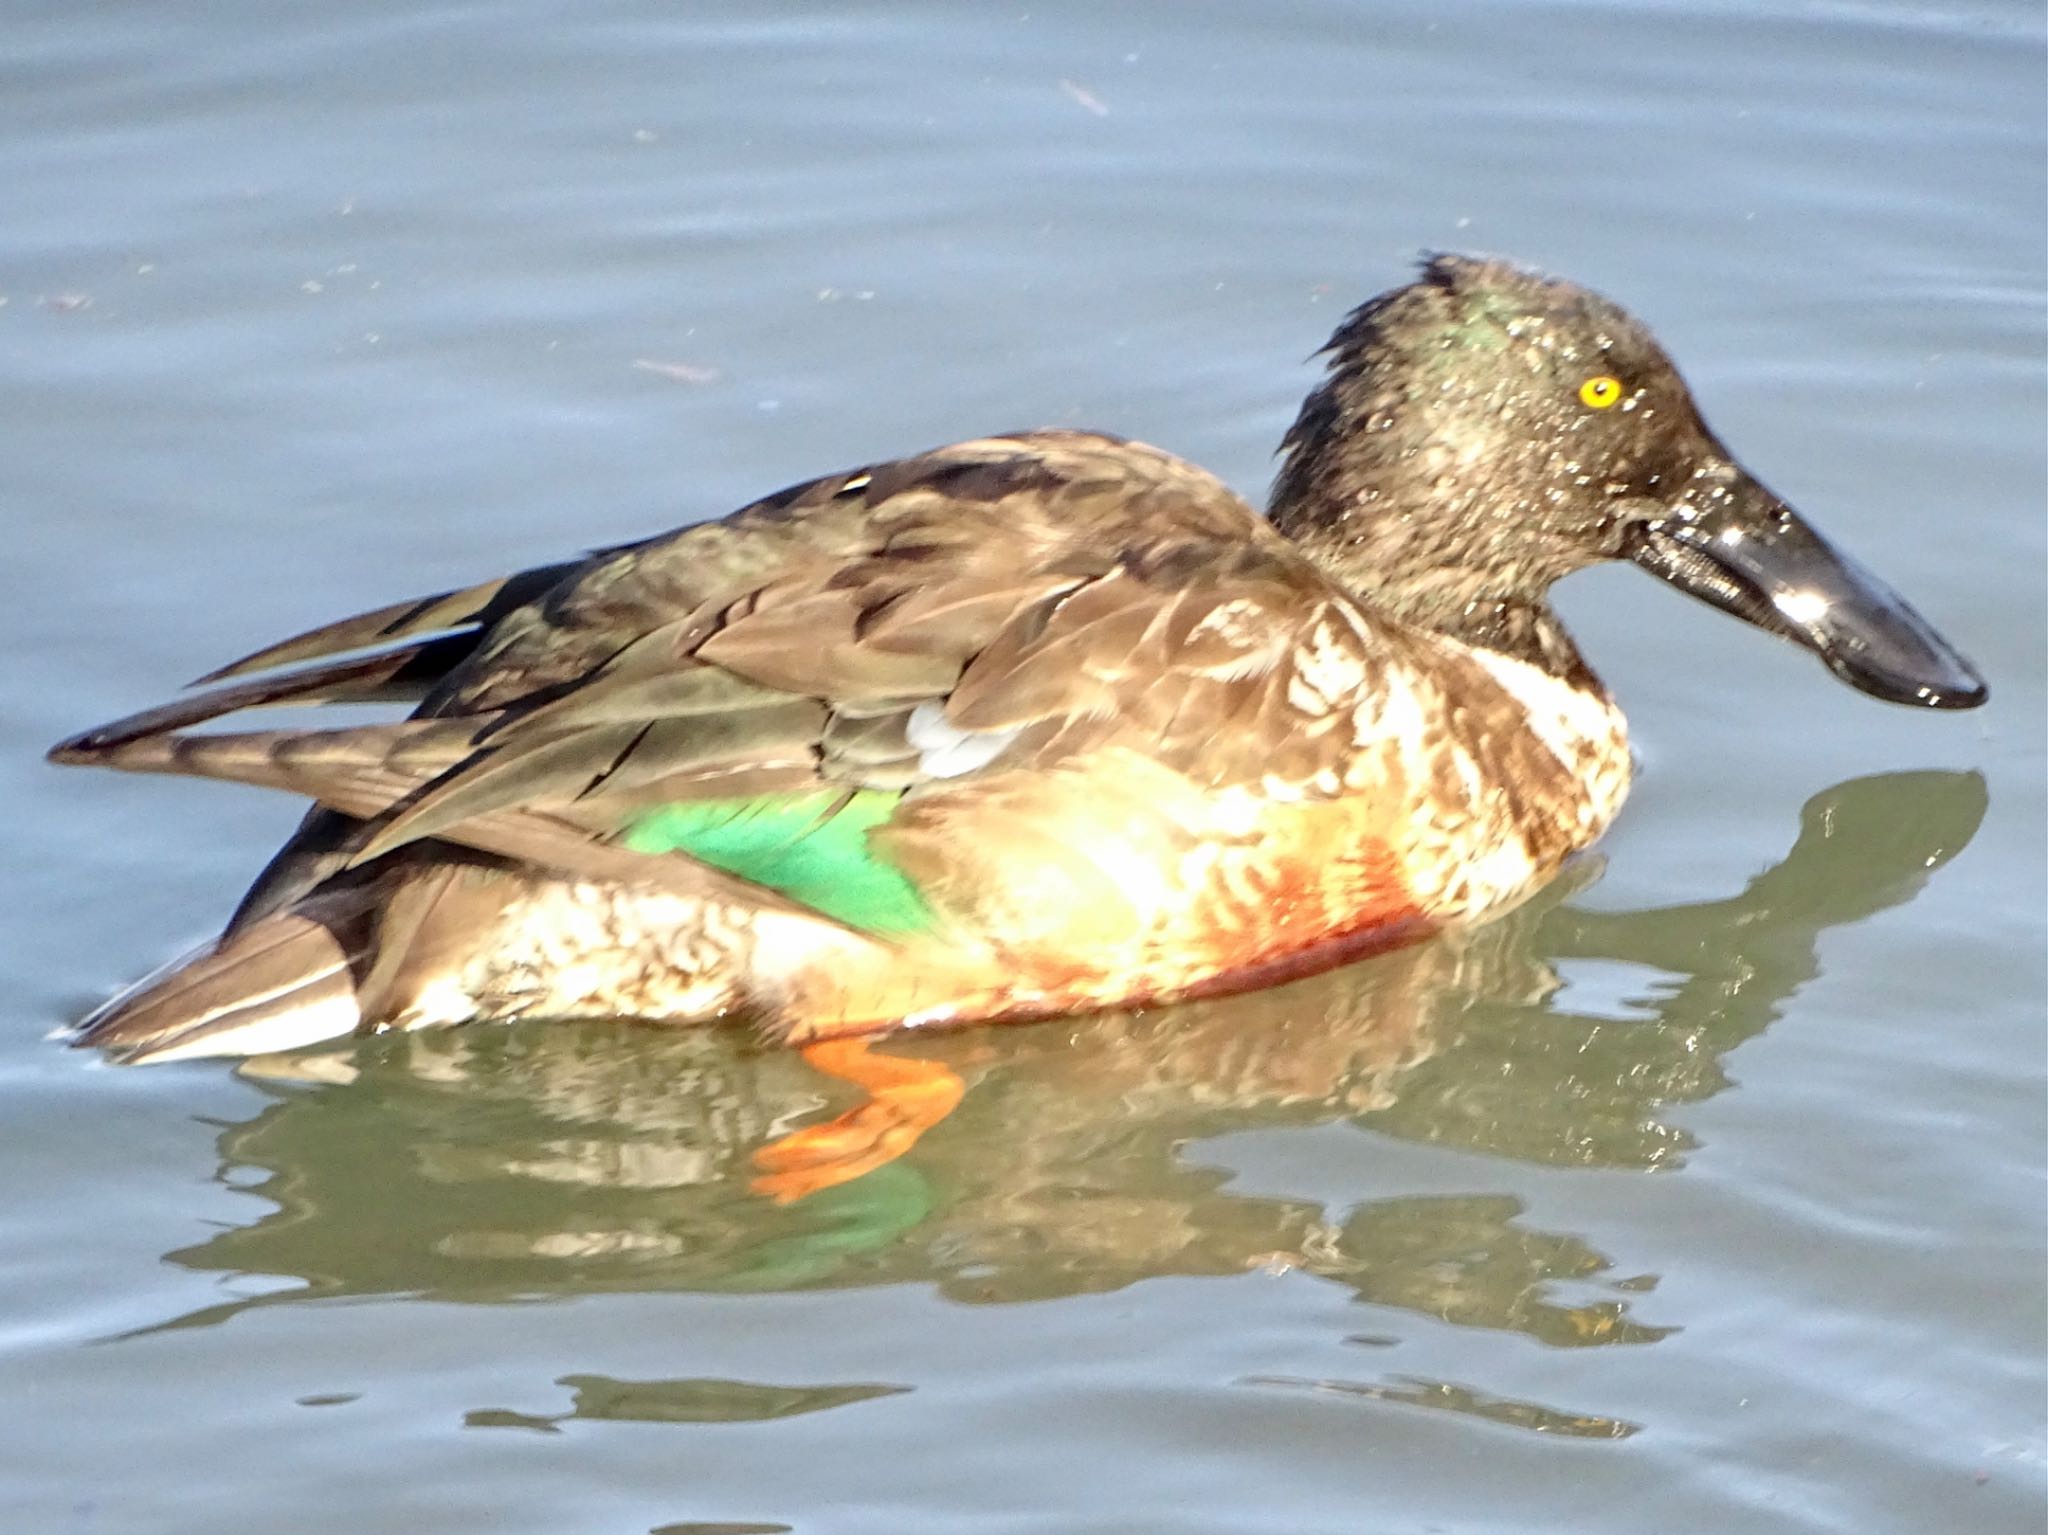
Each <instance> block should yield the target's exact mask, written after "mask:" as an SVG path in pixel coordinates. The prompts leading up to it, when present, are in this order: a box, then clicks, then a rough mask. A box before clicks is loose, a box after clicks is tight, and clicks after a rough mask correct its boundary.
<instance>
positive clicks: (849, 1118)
mask: <svg viewBox="0 0 2048 1535" xmlns="http://www.w3.org/2000/svg"><path fill="white" fill-rule="evenodd" d="M800 1053H801V1054H802V1056H803V1058H804V1060H805V1061H806V1062H807V1063H809V1065H810V1066H811V1067H812V1068H813V1069H814V1070H817V1071H821V1072H823V1073H825V1075H827V1076H832V1077H838V1078H839V1079H840V1080H841V1081H845V1082H851V1083H853V1084H854V1085H855V1086H856V1087H860V1088H864V1089H865V1090H866V1091H867V1094H868V1098H867V1101H866V1102H864V1103H861V1104H858V1105H856V1106H855V1107H854V1108H851V1109H848V1110H847V1111H846V1112H845V1113H844V1114H841V1115H839V1116H838V1117H837V1118H836V1119H832V1120H828V1121H827V1122H826V1123H824V1124H819V1125H806V1126H805V1127H804V1128H803V1129H801V1130H793V1131H791V1132H790V1133H789V1134H788V1135H784V1136H780V1137H778V1138H777V1139H775V1140H772V1141H770V1142H769V1143H768V1144H767V1145H765V1146H763V1147H761V1149H760V1150H758V1151H756V1152H755V1153H754V1165H755V1166H756V1167H757V1168H759V1169H760V1170H761V1171H760V1176H758V1177H756V1178H755V1179H754V1181H753V1184H752V1185H751V1187H752V1188H753V1190H754V1192H755V1193H757V1194H765V1195H766V1196H767V1197H769V1198H770V1199H773V1200H774V1201H775V1202H776V1203H777V1204H788V1203H790V1202H791V1201H793V1200H798V1199H802V1198H803V1197H804V1196H805V1195H807V1194H815V1193H817V1192H818V1191H819V1190H820V1189H829V1188H833V1187H836V1186H837V1185H839V1184H842V1183H848V1182H851V1181H852V1180H853V1179H855V1178H858V1177H860V1176H862V1175H863V1174H865V1173H870V1172H873V1171H874V1170H875V1169H876V1168H878V1167H882V1166H884V1165H886V1164H887V1163H890V1162H893V1161H895V1160H896V1159H897V1158H898V1157H900V1156H902V1155H903V1153H904V1152H906V1151H908V1150H909V1149H910V1148H911V1147H912V1146H915V1145H916V1144H917V1141H918V1137H920V1136H921V1135H923V1134H924V1133H925V1131H927V1130H929V1129H931V1128H932V1126H934V1125H936V1124H937V1123H938V1122H939V1121H940V1120H942V1119H944V1118H945V1117H946V1116H947V1115H948V1114H950V1113H952V1112H953V1106H954V1105H955V1104H957V1103H958V1102H959V1101H960V1098H961V1095H962V1094H963V1093H965V1092H966V1090H967V1087H966V1084H965V1083H964V1082H962V1081H961V1080H960V1077H959V1075H958V1074H957V1073H956V1072H954V1071H953V1069H952V1068H951V1067H949V1066H947V1065H945V1064H944V1063H943V1062H940V1061H921V1060H915V1059H911V1058H909V1057H905V1056H898V1055H877V1054H875V1053H874V1052H873V1051H872V1050H871V1049H870V1048H869V1041H868V1040H867V1039H866V1038H864V1037H861V1038H853V1039H827V1040H821V1041H819V1042H818V1043H816V1044H812V1045H806V1046H804V1047H803V1049H802V1051H801V1052H800Z"/></svg>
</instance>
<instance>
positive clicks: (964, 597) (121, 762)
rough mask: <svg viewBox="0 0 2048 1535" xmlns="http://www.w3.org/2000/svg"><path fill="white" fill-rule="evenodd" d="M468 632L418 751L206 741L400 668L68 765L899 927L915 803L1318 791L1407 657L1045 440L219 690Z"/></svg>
mask: <svg viewBox="0 0 2048 1535" xmlns="http://www.w3.org/2000/svg"><path fill="white" fill-rule="evenodd" d="M523 580H524V581H526V583H527V584H525V585H524V586H521V585H520V583H521V582H522V581H523ZM536 588H538V589H537V590H536ZM522 595H523V596H524V597H525V600H524V601H513V602H511V604H510V606H506V603H507V602H508V601H509V600H510V598H511V597H518V596H522ZM464 615H468V616H467V617H465V616H464ZM451 618H453V619H457V620H458V621H462V622H479V621H485V620H488V621H489V627H488V628H487V629H483V630H481V631H479V632H477V633H475V634H473V635H464V636H462V641H463V643H464V645H465V646H466V649H465V650H464V651H463V652H462V654H461V655H460V656H459V657H457V658H455V660H454V662H453V664H452V665H450V666H448V667H446V668H445V670H444V671H443V672H442V673H441V675H440V676H439V679H438V681H436V682H435V683H434V684H433V686H432V689H431V691H430V692H429V693H428V694H427V696H426V698H425V700H424V702H423V703H422V705H421V707H420V710H419V712H418V713H417V714H416V715H415V717H414V718H412V719H410V720H406V721H403V722H398V723H394V724H385V725H372V726H359V727H351V728H346V729H340V730H283V731H261V732H244V733H237V734H228V735H215V734H193V733H190V732H188V731H187V729H186V728H185V727H187V726H188V725H190V724H192V723H196V722H197V721H199V720H200V719H203V718H207V717H210V715H211V713H214V712H221V711H224V710H226V709H231V708H240V707H245V706H247V705H248V704H250V703H271V702H279V701H310V700H312V699H315V698H320V699H325V698H347V697H356V696H362V695H361V693H360V691H357V692H351V691H350V690H351V689H361V688H367V687H368V686H369V685H370V682H371V679H372V678H373V677H374V676H375V675H376V668H375V667H374V666H370V667H369V669H368V670H365V671H363V672H361V673H360V674H358V673H356V672H352V671H350V670H349V668H351V667H365V666H368V663H366V662H364V661H361V660H355V661H351V660H346V659H344V660H341V661H334V662H328V663H326V664H325V665H323V666H321V667H318V668H316V669H315V670H313V671H311V672H302V673H298V674H295V678H293V679H286V680H284V681H280V682H275V683H268V682H266V681H265V680H264V679H262V678H260V677H258V678H254V679H250V680H246V681H238V682H235V683H233V684H232V685H231V686H229V687H228V688H226V689H224V690H222V691H221V692H218V693H215V694H211V695H204V696H202V697H201V698H200V699H197V700H193V701H192V702H190V703H188V704H185V705H182V706H178V705H174V706H171V707H169V708H167V709H165V710H161V711H152V712H151V713H149V714H145V715H140V716H136V717H133V718H131V719H130V720H128V721H123V722H119V723H117V724H116V725H113V726H108V727H104V728H102V729H101V730H99V731H95V732H89V733H88V734H86V735H84V736H80V737H77V738H75V739H74V740H72V741H69V742H66V743H64V745H62V746H60V747H59V748H58V749H57V751H56V752H55V753H54V754H53V755H55V756H57V757H59V758H60V759H61V760H67V761H91V762H99V763H103V764H105V765H108V766H116V767H123V768H130V769H135V770H141V771H160V772H183V773H196V774H201V775H205V776H213V777H222V778H231V779H238V780H241V781H245V782H251V783H259V784H267V785H271V786H275V787H282V788H290V789H294V790H297V791H298V792H301V793H305V794H307V795H309V796H311V797H312V798H314V799H315V800H317V801H319V802H320V803H321V804H323V805H327V806H331V807H333V808H334V809H337V810H340V811H343V812H345V813H346V814H348V815H349V816H352V817H356V818H359V819H360V820H361V821H362V823H363V824H362V825H361V826H360V827H359V828H356V829H355V830H354V831H353V832H352V835H351V837H350V839H349V846H348V848H347V849H346V859H345V861H346V862H349V863H361V862H364V861H367V860H369V859H371V858H375V857H377V856H379V855H381V854H383V853H387V852H390V851H392V850H395V849H397V848H400V847H404V846H406V845H408V844H411V843H415V842H418V841H420V840H421V839H425V838H438V839H442V840H445V841H448V842H453V843H457V844H463V845H468V846H471V847H476V848H480V849H484V850H487V851H490V852H494V853H501V854H506V855H509V856H514V857H524V858H530V859H532V860H533V861H536V862H541V863H545V864H548V865H551V866H554V867H556V868H560V869H563V870H565V871H567V872H571V873H575V874H579V875H584V876H588V877H595V878H606V879H617V878H621V877H625V875H626V874H628V873H630V872H631V871H633V870H635V869H636V868H639V867H641V866H650V867H648V868H647V873H646V875H645V876H642V877H650V878H656V879H659V878H660V877H661V876H660V875H659V874H658V873H657V872H656V871H655V868H654V867H651V866H656V865H661V864H663V863H666V862H670V861H669V860H663V859H659V858H656V859H648V858H647V857H646V856H645V855H646V854H647V853H661V852H671V851H678V852H683V853H687V854H690V855H691V858H690V859H689V860H687V861H688V862H691V863H709V864H712V865H715V866H717V867H720V868H724V869H727V870H728V871H730V872H732V873H734V874H737V875H739V876H741V877H743V878H747V879H750V880H754V881H756V882H757V883H760V884H764V885H767V886H769V887H771V888H775V889H779V890H783V891H785V892H788V893H790V894H791V895H792V896H793V897H794V898H795V899H796V900H797V901H798V902H799V904H803V905H807V906H811V907H813V908H815V909H821V910H825V911H826V912H827V913H828V914H830V915H834V916H837V917H840V918H842V919H844V920H849V921H853V922H855V923H856V925H880V926H886V925H888V920H894V919H893V918H889V919H888V920H884V917H886V916H887V910H893V909H894V908H892V907H891V902H892V901H893V900H894V899H895V897H896V896H897V895H899V894H900V893H901V892H899V891H896V890H895V888H894V886H893V885H891V883H890V880H889V877H888V875H887V872H886V871H881V872H880V873H879V874H877V871H874V870H867V871H865V873H866V874H873V875H876V878H878V879H879V881H880V883H879V885H877V884H876V883H875V880H874V879H867V880H866V882H865V883H864V882H863V880H864V878H865V875H864V874H863V873H862V871H860V870H854V871H853V872H852V873H851V874H850V873H849V868H848V866H849V864H862V863H866V862H871V858H870V852H871V848H872V839H870V838H868V837H867V836H866V832H867V831H868V830H871V829H873V828H875V827H876V826H878V825H880V824H881V823H883V822H886V821H887V820H889V818H890V817H891V816H892V815H893V814H894V811H895V807H896V805H897V804H898V802H899V801H900V800H901V799H903V797H904V796H906V795H909V796H912V797H916V796H920V795H932V794H937V793H945V794H947V795H949V796H959V795H962V794H967V795H970V796H971V794H972V792H973V791H974V789H975V787H976V786H977V785H979V784H983V783H989V782H992V781H994V780H997V779H1001V778H1005V777H1006V776H1007V775H1010V774H1012V773H1014V772H1017V771H1023V772H1027V773H1029V772H1042V771H1043V770H1045V769H1047V768H1049V767H1053V766H1056V765H1058V764H1062V763H1069V762H1073V761H1075V760H1077V759H1080V758H1084V757H1092V756H1095V755H1097V754H1100V753H1104V752H1109V751H1120V752H1121V753H1122V754H1123V755H1125V756H1126V757H1134V758H1139V759H1142V760H1144V761H1146V762H1148V763H1151V764H1154V765H1156V766H1158V767H1161V768H1164V769H1167V770H1170V771H1172V772H1174V773H1176V774H1180V775H1186V776H1188V777H1190V778H1192V779H1194V780H1197V781H1199V782H1201V783H1203V784H1219V783H1229V782H1245V783H1255V782H1264V783H1272V782H1275V781H1280V780H1284V781H1286V782H1289V783H1293V784H1296V785H1299V786H1301V787H1302V790H1303V792H1312V791H1313V789H1314V786H1316V785H1318V784H1333V783H1334V773H1335V771H1336V769H1337V768H1338V767H1339V766H1340V765H1341V763H1342V761H1343V760H1344V758H1345V757H1346V755H1347V754H1348V753H1349V751H1350V750H1351V749H1352V746H1353V741H1352V736H1351V730H1350V717H1349V714H1348V713H1347V712H1346V708H1345V694H1346V689H1354V690H1355V687H1356V685H1357V684H1358V683H1359V681H1360V679H1361V678H1362V677H1364V675H1365V674H1366V672H1367V670H1368V668H1369V667H1370V666H1371V664H1372V663H1373V661H1374V658H1375V657H1374V648H1375V646H1376V645H1380V644H1382V643H1384V638H1385V637H1384V636H1381V635H1378V634H1377V633H1376V632H1375V631H1374V630H1373V629H1372V628H1371V626H1370V624H1369V622H1368V621H1366V620H1364V619H1363V618H1361V616H1360V615H1359V614H1358V613H1357V612H1356V610H1355V609H1353V608H1351V607H1350V605H1349V603H1348V601H1347V600H1346V599H1345V598H1344V597H1343V596H1342V595H1341V594H1340V593H1338V592H1336V591H1335V590H1334V589H1333V588H1331V587H1330V586H1329V585H1328V584H1327V583H1326V582H1325V581H1324V580H1323V578H1322V577H1321V576H1320V575H1319V574H1318V573H1317V572H1316V571H1315V569H1314V568H1313V567H1312V566H1310V565H1309V564H1308V563H1307V562H1306V561H1304V560H1302V559H1301V558H1300V557H1299V556H1298V555H1297V554H1296V553H1295V552H1294V550H1293V549H1292V546H1290V545H1288V544H1287V543H1286V542H1285V541H1284V540H1282V539H1280V538H1279V537H1278V536H1277V535H1276V534H1274V533H1272V532H1271V530H1270V529H1269V528H1267V527H1266V525H1265V524H1264V522H1263V521H1262V520H1261V519H1260V518H1259V517H1258V516H1257V515H1256V514H1255V513H1254V512H1252V511H1251V509H1250V508H1249V507H1247V506H1246V505H1245V504H1244V503H1243V502H1242V501H1241V500H1239V499H1238V498H1237V497H1236V496H1235V495H1233V494H1232V493H1231V492H1229V491H1228V490H1227V489H1225V488H1224V487H1223V486H1222V485H1221V484H1220V483H1219V482H1217V481H1216V480H1214V479H1213V478H1212V477H1210V476H1208V475H1206V474H1204V473H1202V472H1201V471H1199V470H1197V469H1194V468H1193V467H1192V466H1190V465H1187V464H1185V463H1183V462H1182V461H1180V460H1178V459H1175V458H1172V457H1170V456H1169V455H1166V454H1162V453H1159V452H1157V451H1156V450H1153V449H1149V448H1144V447H1141V446H1139V445H1136V444H1127V443H1122V442H1119V441H1117V440H1115V439H1110V438H1104V437H1097V436H1092V435H1085V434H1078V433H1037V434H1027V435H1023V436H1019V437H1015V438H996V439H984V440H981V441H977V442H970V443H963V444H959V445H956V446H954V447H951V448H946V449H941V450H938V451H936V452H933V453H929V454H924V455H921V456H919V457H916V458H912V459H906V460H899V461H896V462H893V463H889V464H882V465H876V466H872V467H870V468H867V469H863V470H860V471H857V472H855V473H853V474H847V475H837V476H831V477H828V478H825V479H821V480H816V481H812V482H809V483H808V484H805V485H801V486H797V487H794V488H792V489H791V490H788V491H785V492H782V493H781V494H779V495H777V496H774V497H770V498H768V499H767V500H764V501H762V502H759V503H756V504H755V505H753V506H750V507H748V508H745V509H743V510H742V511H740V512H738V513H736V514H734V515H733V516H732V517H730V518H727V519H725V520H724V521H722V522H719V523H713V524H706V525H702V526H698V527H694V528H689V529H685V530H683V531H682V532H680V533H677V534H674V535H670V536H669V537H667V538H665V539H660V540H654V541H650V542H648V543H644V544H640V545H635V546H631V547H630V548H627V549H624V550H621V551H617V552H615V553H613V554H611V555H609V556H604V557H598V558H595V559H593V560H591V561H589V562H587V563H586V564H584V565H582V566H578V567H571V568H567V569H564V568H562V567H556V568H555V575H554V578H553V579H552V580H550V581H548V582H546V583H545V584H542V583H540V581H539V578H538V576H537V575H536V576H535V577H533V578H532V579H531V580H527V578H516V577H515V578H512V580H511V581H509V582H506V583H498V584H489V585H486V586H480V587H476V588H471V589H469V590H468V591H467V592H464V593H460V594H452V595H450V596H446V597H439V598H435V599H430V600H429V601H428V603H426V604H424V605H420V604H415V605H406V606H404V607H403V608H393V609H387V610H384V611H383V612H382V613H380V614H372V615H365V616H364V617H363V618H360V619H355V620H348V621H344V622H343V623H342V624H339V625H334V626H330V627H329V628H327V629H325V630H317V631H314V632H313V634H312V635H310V636H304V637H301V638H300V639H298V640H295V641H288V642H286V643H285V645H284V646H282V647H273V648H272V650H270V651H268V652H259V653H258V655H257V657H255V658H253V659H252V660H251V661H249V662H245V663H238V664H237V665H236V666H235V667H233V668H230V669H229V670H228V672H227V673H224V674H223V675H234V676H240V675H241V674H242V673H244V672H245V671H247V670H249V669H251V668H254V667H257V666H260V665H262V664H265V663H266V662H267V661H279V660H281V661H297V660H301V659H302V658H305V657H308V656H312V655H316V654H321V653H324V652H325V651H328V650H332V649H335V648H338V647H344V646H352V645H359V644H363V643H378V642H382V641H388V640H390V639H391V638H392V637H394V636H397V637H398V638H400V640H401V641H402V642H403V643H404V644H405V645H408V646H409V645H412V644H418V645H419V646H420V647H421V648H420V649H419V650H417V651H414V652H412V655H413V657H415V659H409V660H407V661H405V662H403V663H399V664H400V666H401V669H402V668H403V666H406V665H414V666H417V665H419V664H420V663H418V661H417V660H416V657H417V656H418V655H423V654H425V653H426V649H427V648H428V647H431V646H432V645H434V644H436V643H441V641H440V640H439V639H436V638H427V639H425V640H421V641H410V640H405V639H404V634H403V631H404V630H405V628H406V626H408V625H418V624H432V625H441V626H443V627H444V628H445V625H446V623H447V621H448V620H449V619H451ZM394 625H395V626H396V627H394ZM444 654H449V652H444ZM376 659H377V661H378V662H379V664H382V665H390V664H392V663H391V662H390V661H389V660H388V659H386V658H385V657H383V656H381V655H380V656H379V657H377V658H376ZM312 679H319V680H317V681H316V680H312ZM389 680H390V679H389V678H386V679H384V682H383V683H380V684H379V685H386V684H388V682H389ZM295 681H296V682H297V683H298V684H299V685H300V686H302V688H303V689H304V691H301V692H298V693H293V692H292V691H291V688H292V686H293V685H294V682H295ZM209 699H211V700H213V701H214V702H215V703H216V704H217V705H218V708H209V705H208V700H209ZM799 855H802V856H799ZM807 859H808V861H807ZM849 882H850V883H849ZM842 886H847V887H849V888H851V889H852V890H853V892H854V893H853V894H852V895H851V896H848V895H844V894H837V893H835V892H840V890H841V887H842ZM899 904H900V903H899ZM878 912H879V913H883V917H876V915H875V914H876V913H878ZM863 913H866V916H867V917H875V921H874V922H873V923H870V922H869V921H867V920H866V917H864V916H863ZM896 915H897V916H901V915H902V913H901V911H900V910H899V911H896Z"/></svg>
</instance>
